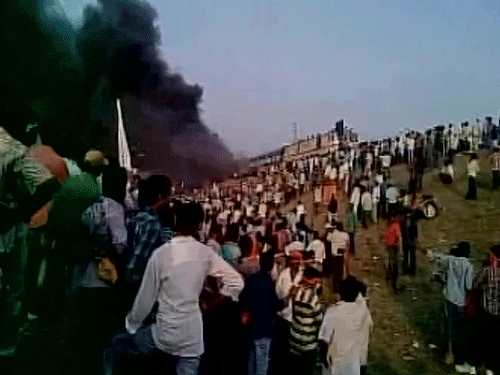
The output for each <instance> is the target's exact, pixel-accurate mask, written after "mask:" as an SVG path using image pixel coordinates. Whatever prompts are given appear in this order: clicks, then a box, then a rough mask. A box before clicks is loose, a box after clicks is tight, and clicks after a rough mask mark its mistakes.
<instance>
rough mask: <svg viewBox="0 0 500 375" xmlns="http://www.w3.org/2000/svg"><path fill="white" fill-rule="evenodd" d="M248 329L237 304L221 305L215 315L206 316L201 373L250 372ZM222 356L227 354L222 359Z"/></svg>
mask: <svg viewBox="0 0 500 375" xmlns="http://www.w3.org/2000/svg"><path fill="white" fill-rule="evenodd" d="M221 327H224V329H221ZM247 328H248V327H243V326H241V325H240V322H239V308H238V304H237V303H236V302H229V303H227V304H226V303H224V304H220V305H218V306H216V307H215V308H214V309H213V311H211V312H207V313H205V314H204V315H203V329H204V343H205V354H204V355H203V358H202V361H201V365H200V368H201V371H200V373H203V374H204V375H211V374H218V375H225V374H227V375H230V374H239V373H244V372H246V371H247V369H248V359H247V356H248V342H249V336H248V329H247ZM221 352H223V353H225V355H224V356H222V357H221V355H220V353H221Z"/></svg>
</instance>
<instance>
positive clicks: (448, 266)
mask: <svg viewBox="0 0 500 375" xmlns="http://www.w3.org/2000/svg"><path fill="white" fill-rule="evenodd" d="M497 141H498V125H495V124H493V123H492V119H491V118H489V117H488V118H486V121H485V122H484V123H483V122H481V121H479V120H477V121H476V122H475V123H474V124H469V123H467V122H465V123H462V124H460V125H459V126H454V125H449V126H436V127H434V128H432V129H428V130H427V131H424V132H419V131H414V130H413V131H411V130H409V131H402V132H400V134H399V135H397V136H395V137H391V138H386V139H382V140H378V141H362V140H360V139H359V137H358V136H357V134H356V133H355V132H354V131H353V130H352V129H346V128H345V127H344V125H343V122H342V121H340V122H339V123H337V124H336V128H335V130H332V131H330V132H328V133H326V134H321V135H318V136H315V137H308V138H306V139H304V140H300V141H297V142H294V143H292V144H290V145H286V146H284V147H283V148H282V149H280V150H279V151H278V152H275V153H271V154H267V155H264V156H262V157H259V158H255V159H253V160H251V161H250V165H249V170H248V171H246V172H245V173H238V174H236V175H235V176H233V178H231V179H228V180H226V181H222V182H221V181H219V182H214V183H211V184H210V185H207V186H205V187H203V188H198V189H195V190H191V191H187V190H184V191H183V189H182V186H179V188H178V189H177V192H174V190H173V188H172V182H171V180H170V179H169V177H168V176H166V175H162V174H154V175H151V176H142V177H141V176H139V175H137V174H134V173H132V174H130V173H128V172H127V171H126V170H125V169H124V168H121V167H120V166H119V165H118V162H117V161H116V160H113V159H111V158H106V157H105V156H104V155H103V153H102V152H101V151H99V150H95V149H92V150H89V151H88V152H87V153H86V154H85V155H84V156H82V160H79V161H73V160H70V159H67V158H63V157H61V156H60V155H58V154H57V153H55V151H54V150H53V149H52V148H50V147H48V146H43V145H33V146H30V147H27V146H25V145H23V144H21V143H20V142H18V141H17V140H15V139H14V138H12V137H11V135H10V134H8V133H7V132H6V131H5V130H4V129H2V128H0V156H1V159H0V161H1V162H2V167H3V168H2V169H1V173H2V174H0V178H1V180H0V182H1V184H0V198H1V201H0V203H1V204H0V210H1V214H2V218H5V219H2V221H1V223H0V224H1V225H0V239H1V242H0V250H1V251H0V271H1V272H0V302H1V310H0V313H1V316H0V324H1V327H2V328H1V332H2V336H1V337H0V357H3V356H7V357H11V358H14V359H15V360H17V363H18V364H22V365H23V366H29V365H28V364H29V363H31V364H32V366H34V367H35V368H36V366H39V367H46V366H49V364H50V365H51V366H53V367H51V370H50V372H51V373H68V372H71V373H81V374H82V375H83V374H106V375H111V374H127V373H140V374H152V373H155V374H156V373H158V374H160V373H161V374H165V373H168V374H177V375H195V374H206V375H208V374H215V373H217V374H228V375H229V374H231V375H232V374H248V375H266V374H287V375H288V374H292V375H293V374H297V375H309V374H310V375H319V374H325V375H326V374H334V375H358V374H364V373H366V372H367V366H369V363H368V342H369V337H370V333H371V331H372V327H373V320H372V316H371V313H370V309H369V293H368V287H367V285H366V284H365V283H364V282H363V280H361V279H360V278H356V277H355V276H354V274H353V265H354V264H355V260H356V257H357V254H358V253H359V248H358V244H357V243H356V238H357V237H356V234H357V233H359V231H360V230H368V229H369V228H373V226H374V225H376V224H377V223H379V224H383V225H384V229H383V230H384V236H383V237H384V241H385V246H386V248H387V254H388V256H387V263H388V265H387V283H388V286H389V287H391V288H392V289H393V290H394V292H395V293H396V292H397V291H398V287H399V285H400V280H399V278H398V276H399V273H400V269H401V270H402V272H403V273H406V274H408V275H410V276H412V275H415V274H416V270H417V267H416V262H417V257H416V254H417V252H416V249H417V242H418V241H417V240H418V233H419V231H418V221H419V220H420V219H422V218H423V217H433V216H435V215H436V214H437V213H438V209H439V208H438V205H437V203H436V202H435V201H433V200H432V199H431V198H429V196H428V195H425V194H423V174H424V170H426V169H429V168H440V171H441V175H442V180H443V182H444V183H453V180H454V171H453V158H454V156H455V155H456V154H457V153H465V154H467V155H470V159H471V160H470V162H469V163H468V166H467V173H468V176H469V191H468V193H467V197H466V198H467V199H476V198H477V191H476V185H475V177H476V175H477V171H478V168H479V167H478V163H477V155H476V153H477V152H478V151H479V150H481V149H483V148H488V149H490V150H491V152H490V157H491V158H492V159H491V160H492V163H493V164H492V165H493V167H492V172H493V171H496V172H497V173H492V177H493V184H494V186H496V187H497V188H498V187H500V183H499V182H500V151H499V150H498V145H497ZM398 164H402V165H406V166H407V168H406V170H407V171H408V176H409V178H408V181H405V184H404V185H401V184H400V183H399V184H398V183H396V181H395V177H396V176H392V173H393V170H394V169H393V168H391V167H393V166H396V165H398ZM450 179H451V182H450ZM495 184H496V185H495ZM379 227H380V225H379V226H377V228H379ZM467 251H468V245H467V244H464V243H461V244H459V246H458V247H457V248H456V249H455V248H454V249H452V252H451V253H450V257H454V258H448V257H444V258H442V259H440V260H439V262H440V264H442V265H443V274H444V275H447V276H446V277H445V278H444V284H445V290H446V291H448V294H447V296H448V297H447V298H448V299H449V300H450V301H449V302H450V305H449V308H450V309H452V310H450V311H452V313H450V314H449V328H450V333H449V335H448V338H447V343H448V344H449V347H446V348H444V350H448V349H449V351H450V353H451V354H450V355H454V361H451V362H450V364H451V363H453V362H454V364H455V370H457V371H458V372H461V373H473V371H475V368H476V367H479V366H483V367H485V368H486V369H487V370H488V371H489V372H488V374H498V373H499V372H498V368H499V361H498V358H497V356H496V354H495V352H494V351H493V350H491V349H492V348H495V344H494V343H495V340H497V333H500V323H499V321H500V309H499V308H498V306H499V305H500V301H499V296H500V293H499V292H498V290H499V289H500V287H499V285H500V284H499V283H498V280H500V272H497V271H498V270H499V269H500V267H498V265H499V264H500V260H498V259H499V257H500V251H499V250H498V247H493V248H492V252H491V264H490V265H489V266H487V267H486V268H485V269H483V270H482V273H480V277H479V279H478V281H477V283H476V281H474V285H475V287H476V290H477V292H478V295H479V296H480V297H479V298H478V299H477V300H478V301H481V302H480V303H481V304H482V305H481V308H480V310H481V311H482V314H483V315H482V317H481V322H485V321H487V322H488V324H487V325H485V326H484V327H486V328H484V327H483V326H481V327H483V328H481V329H479V330H478V335H479V339H478V342H479V343H480V344H481V345H480V347H482V348H484V350H482V351H479V352H478V353H476V354H475V355H474V358H472V357H471V356H470V355H469V354H467V353H465V354H464V351H463V350H462V349H463V347H464V340H463V338H458V336H457V332H458V331H459V330H457V327H461V325H462V324H463V323H462V318H461V315H460V314H459V313H458V311H459V310H460V309H459V308H458V307H457V306H459V307H460V306H463V305H465V291H466V290H465V289H467V290H468V289H471V288H472V285H473V284H472V283H473V278H472V276H471V268H470V267H469V265H468V263H467V264H466V263H463V260H462V258H464V257H465V258H467V256H468V253H467ZM401 254H402V255H403V257H402V258H403V263H402V267H401V264H400V263H401V262H400V255H401ZM455 258H457V259H458V258H460V259H458V260H457V259H455ZM455 269H457V270H462V271H464V270H465V271H466V272H465V271H464V272H459V273H458V274H457V273H454V270H455ZM483 271H484V272H483ZM462 276H463V277H466V278H467V280H466V281H464V282H462V281H463V277H462ZM455 284H456V285H455ZM457 285H458V286H457ZM457 288H458V289H457ZM450 293H451V294H452V296H450ZM445 295H446V294H445ZM453 309H455V310H456V311H455V310H453ZM457 309H458V310H457ZM49 339H50V340H52V341H50V340H49ZM43 340H45V341H43ZM474 340H476V338H474ZM41 342H51V343H52V344H51V345H52V348H53V352H51V355H50V356H37V355H36V353H38V349H36V350H34V349H33V348H40V343H41ZM46 346H48V345H46ZM478 347H479V346H478ZM41 357H44V358H42V359H41ZM47 359H48V360H49V361H48V362H47ZM50 359H53V360H52V361H50ZM44 361H45V362H44ZM40 363H42V364H40ZM45 370H46V371H48V370H47V368H45ZM30 371H35V370H33V368H30Z"/></svg>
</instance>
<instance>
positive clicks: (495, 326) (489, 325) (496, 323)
mask: <svg viewBox="0 0 500 375" xmlns="http://www.w3.org/2000/svg"><path fill="white" fill-rule="evenodd" d="M478 319H479V327H480V328H479V331H480V340H479V345H480V350H479V353H480V354H481V357H482V358H481V362H483V363H484V365H485V367H486V368H487V369H488V370H491V371H493V373H494V374H495V375H498V374H500V356H499V355H498V338H499V337H500V316H499V315H496V316H495V315H491V314H490V313H488V312H486V311H481V312H480V314H479V316H478Z"/></svg>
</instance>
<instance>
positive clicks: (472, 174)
mask: <svg viewBox="0 0 500 375" xmlns="http://www.w3.org/2000/svg"><path fill="white" fill-rule="evenodd" d="M478 172H479V163H478V160H477V154H476V153H472V154H471V157H470V161H469V163H468V164H467V175H468V177H469V190H468V191H467V195H466V196H465V199H468V200H475V199H477V187H476V178H477V174H478Z"/></svg>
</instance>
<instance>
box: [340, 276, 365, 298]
mask: <svg viewBox="0 0 500 375" xmlns="http://www.w3.org/2000/svg"><path fill="white" fill-rule="evenodd" d="M360 292H361V290H360V282H359V281H358V280H357V279H356V278H355V277H354V276H347V277H346V278H345V280H343V281H342V282H341V283H340V298H341V299H342V300H343V301H346V302H354V301H356V298H357V297H358V294H359V293H360Z"/></svg>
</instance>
